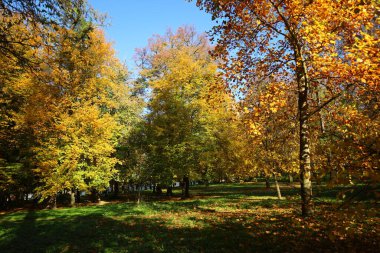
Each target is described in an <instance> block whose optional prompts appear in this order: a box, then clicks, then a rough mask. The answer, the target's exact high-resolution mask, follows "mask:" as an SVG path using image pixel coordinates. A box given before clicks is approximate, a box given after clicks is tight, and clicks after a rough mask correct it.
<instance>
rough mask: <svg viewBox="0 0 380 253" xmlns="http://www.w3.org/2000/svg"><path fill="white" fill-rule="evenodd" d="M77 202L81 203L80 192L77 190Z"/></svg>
mask: <svg viewBox="0 0 380 253" xmlns="http://www.w3.org/2000/svg"><path fill="white" fill-rule="evenodd" d="M75 202H76V203H80V191H79V190H78V189H77V190H76V194H75Z"/></svg>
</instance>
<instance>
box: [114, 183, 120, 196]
mask: <svg viewBox="0 0 380 253" xmlns="http://www.w3.org/2000/svg"><path fill="white" fill-rule="evenodd" d="M113 190H114V193H113V194H114V195H113V196H114V197H115V198H117V197H119V182H118V181H116V180H115V181H114V187H113Z"/></svg>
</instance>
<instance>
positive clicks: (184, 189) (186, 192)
mask: <svg viewBox="0 0 380 253" xmlns="http://www.w3.org/2000/svg"><path fill="white" fill-rule="evenodd" d="M189 183H190V180H189V177H188V176H184V177H183V183H182V197H183V198H189V197H190V194H189Z"/></svg>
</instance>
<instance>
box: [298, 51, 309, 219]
mask: <svg viewBox="0 0 380 253" xmlns="http://www.w3.org/2000/svg"><path fill="white" fill-rule="evenodd" d="M296 64H297V67H296V68H297V69H296V74H297V83H298V113H299V124H300V155H299V159H300V183H301V199H302V216H303V217H307V216H310V215H311V214H312V202H311V196H312V191H311V190H312V188H311V164H310V138H309V124H308V106H309V105H308V89H309V80H308V76H307V69H306V64H305V61H304V59H303V55H302V51H301V48H300V47H298V48H297V51H296Z"/></svg>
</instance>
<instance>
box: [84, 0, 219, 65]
mask: <svg viewBox="0 0 380 253" xmlns="http://www.w3.org/2000/svg"><path fill="white" fill-rule="evenodd" d="M89 3H90V4H91V5H92V6H93V7H94V8H95V9H96V10H97V11H99V12H101V13H105V14H107V16H108V23H109V24H110V25H109V26H106V27H105V28H104V29H105V32H106V37H107V40H108V41H112V42H114V48H115V49H116V51H117V56H118V57H119V59H120V60H121V61H122V62H126V63H127V65H128V67H129V69H130V70H133V67H134V62H133V59H132V57H133V55H134V52H135V48H140V47H144V46H146V44H147V41H148V39H149V38H150V37H152V35H153V34H163V33H165V31H166V30H167V29H168V28H171V29H172V30H176V29H177V28H178V27H180V26H182V25H194V26H195V28H196V29H197V31H198V32H205V31H208V30H210V29H211V27H212V26H213V24H214V23H213V21H211V16H210V15H209V14H207V13H205V12H204V11H202V10H200V9H198V7H197V6H196V5H195V2H190V3H189V2H187V1H185V0H89Z"/></svg>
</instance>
